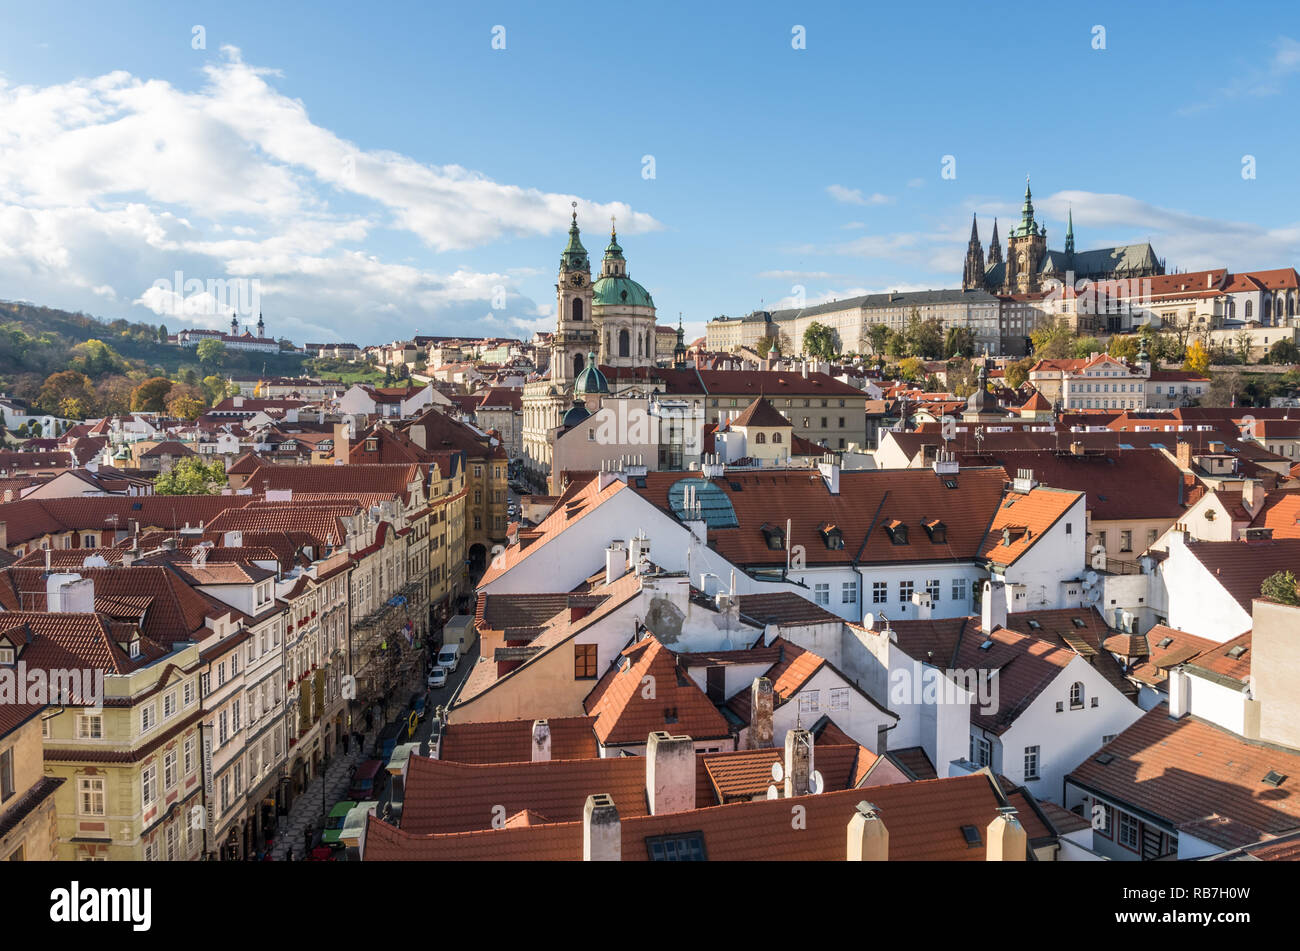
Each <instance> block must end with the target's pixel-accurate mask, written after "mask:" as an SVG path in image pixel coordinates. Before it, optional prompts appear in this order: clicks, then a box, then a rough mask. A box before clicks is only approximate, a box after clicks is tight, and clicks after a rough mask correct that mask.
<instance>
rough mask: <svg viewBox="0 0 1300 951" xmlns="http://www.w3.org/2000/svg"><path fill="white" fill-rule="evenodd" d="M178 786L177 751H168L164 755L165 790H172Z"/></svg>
mask: <svg viewBox="0 0 1300 951" xmlns="http://www.w3.org/2000/svg"><path fill="white" fill-rule="evenodd" d="M175 785H176V751H175V750H168V751H167V752H166V753H164V754H163V788H164V789H171V788H173V787H174V786H175Z"/></svg>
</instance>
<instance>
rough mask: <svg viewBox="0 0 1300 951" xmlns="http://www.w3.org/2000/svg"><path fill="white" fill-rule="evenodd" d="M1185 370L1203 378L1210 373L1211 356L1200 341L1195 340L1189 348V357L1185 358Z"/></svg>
mask: <svg viewBox="0 0 1300 951" xmlns="http://www.w3.org/2000/svg"><path fill="white" fill-rule="evenodd" d="M1183 369H1184V370H1187V371H1188V372H1190V373H1199V374H1201V375H1202V376H1203V375H1205V374H1206V373H1209V372H1210V354H1209V351H1208V350H1206V349H1205V345H1204V344H1202V343H1201V341H1200V340H1193V341H1192V342H1191V344H1190V345H1189V346H1188V347H1187V356H1185V357H1184V358H1183Z"/></svg>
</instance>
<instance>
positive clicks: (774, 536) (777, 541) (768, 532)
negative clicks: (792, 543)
mask: <svg viewBox="0 0 1300 951" xmlns="http://www.w3.org/2000/svg"><path fill="white" fill-rule="evenodd" d="M760 530H761V531H762V532H763V538H764V540H765V541H766V542H767V547H768V548H770V549H772V551H783V550H785V529H783V528H780V527H779V526H777V525H773V524H772V523H771V522H764V523H763V524H762V525H761V526H760Z"/></svg>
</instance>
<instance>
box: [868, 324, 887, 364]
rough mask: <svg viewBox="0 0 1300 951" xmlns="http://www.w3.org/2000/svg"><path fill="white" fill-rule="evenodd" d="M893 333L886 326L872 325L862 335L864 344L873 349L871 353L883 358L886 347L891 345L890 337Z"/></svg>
mask: <svg viewBox="0 0 1300 951" xmlns="http://www.w3.org/2000/svg"><path fill="white" fill-rule="evenodd" d="M891 333H892V331H891V330H890V329H889V328H888V327H887V326H885V325H884V324H872V325H871V326H870V327H868V328H867V329H866V330H865V331H863V334H862V342H863V343H865V344H866V345H867V346H868V347H870V348H871V352H872V353H873V354H875V355H876V356H881V355H883V354H884V352H885V346H886V345H887V344H888V343H889V336H890V334H891Z"/></svg>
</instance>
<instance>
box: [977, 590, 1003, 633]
mask: <svg viewBox="0 0 1300 951" xmlns="http://www.w3.org/2000/svg"><path fill="white" fill-rule="evenodd" d="M1006 625H1007V586H1006V585H1005V584H1004V583H1003V582H1001V581H985V582H984V595H983V597H982V598H980V630H981V631H983V632H984V633H985V634H992V633H993V632H994V631H995V630H997V629H998V628H999V627H1006Z"/></svg>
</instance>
